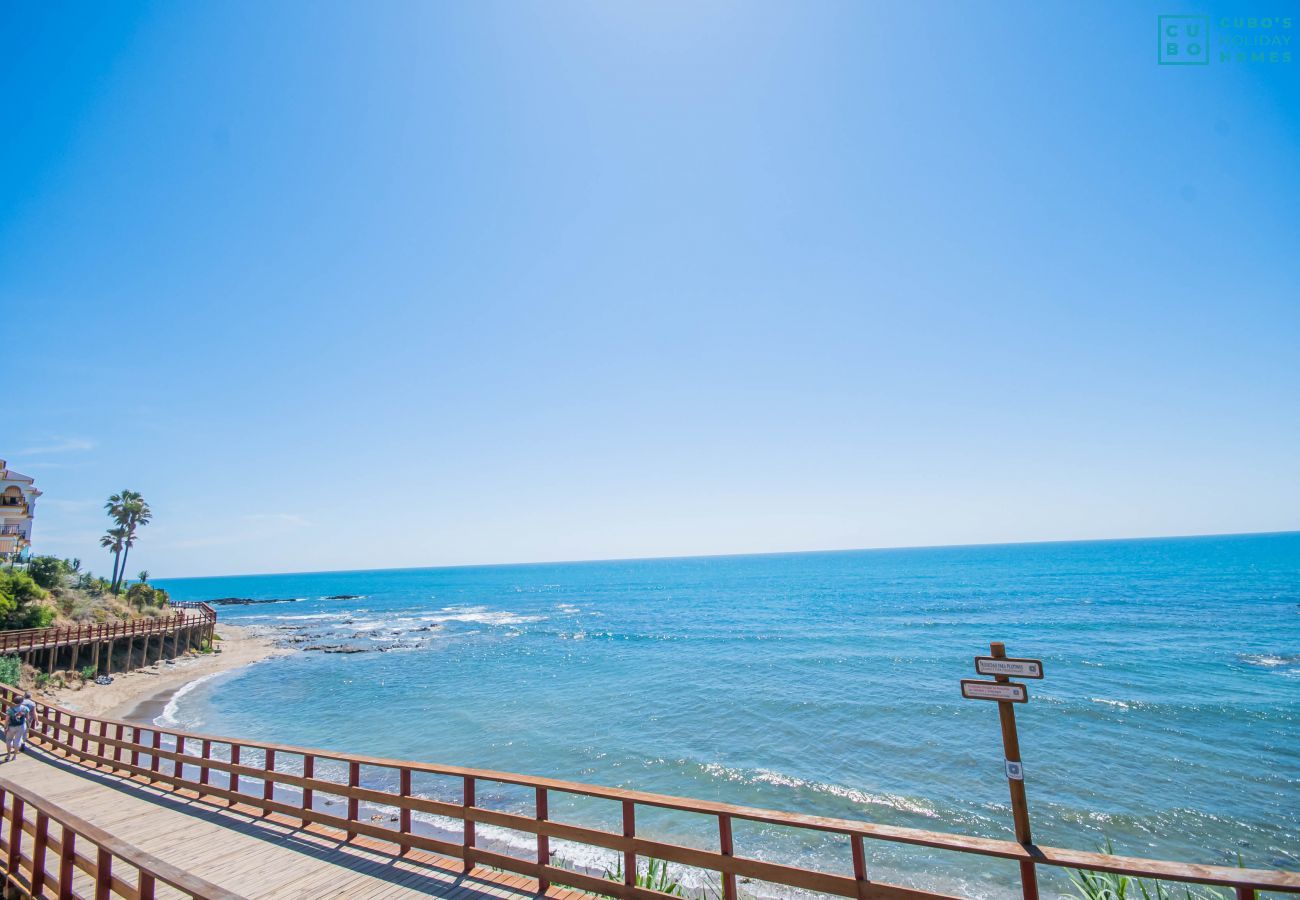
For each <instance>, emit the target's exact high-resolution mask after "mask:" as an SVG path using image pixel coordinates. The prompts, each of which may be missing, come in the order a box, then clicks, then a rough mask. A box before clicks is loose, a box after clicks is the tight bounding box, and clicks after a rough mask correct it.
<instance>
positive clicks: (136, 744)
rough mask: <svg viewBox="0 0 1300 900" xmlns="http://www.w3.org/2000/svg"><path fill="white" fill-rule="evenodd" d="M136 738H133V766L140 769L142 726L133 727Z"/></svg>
mask: <svg viewBox="0 0 1300 900" xmlns="http://www.w3.org/2000/svg"><path fill="white" fill-rule="evenodd" d="M131 728H132V730H133V732H134V736H133V737H132V738H131V744H132V747H131V765H132V766H135V767H136V768H139V766H140V726H139V725H133V726H131Z"/></svg>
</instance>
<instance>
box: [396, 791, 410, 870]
mask: <svg viewBox="0 0 1300 900" xmlns="http://www.w3.org/2000/svg"><path fill="white" fill-rule="evenodd" d="M397 790H398V793H399V794H400V795H401V796H402V797H409V796H411V770H410V769H402V770H401V772H400V773H399V774H398V787H397ZM397 830H398V832H400V833H401V834H402V835H408V834H410V833H411V808H410V807H409V806H407V805H406V804H405V803H403V804H402V807H401V811H400V812H398V814H397ZM401 848H402V849H401V855H402V856H405V855H406V854H407V853H408V852H409V851H410V849H411V846H410V844H407V843H406V842H405V841H402V842H401Z"/></svg>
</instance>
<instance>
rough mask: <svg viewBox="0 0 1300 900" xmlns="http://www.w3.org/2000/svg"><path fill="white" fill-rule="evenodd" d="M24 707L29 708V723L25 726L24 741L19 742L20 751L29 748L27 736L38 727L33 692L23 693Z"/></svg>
mask: <svg viewBox="0 0 1300 900" xmlns="http://www.w3.org/2000/svg"><path fill="white" fill-rule="evenodd" d="M22 705H23V706H25V707H27V723H26V724H25V725H23V737H22V740H20V741H19V742H18V749H19V750H20V751H21V750H24V749H25V748H26V747H27V735H28V733H30V732H31V730H32V728H33V727H34V726H35V725H36V701H35V700H33V699H32V692H31V691H25V692H24V693H23V700H22Z"/></svg>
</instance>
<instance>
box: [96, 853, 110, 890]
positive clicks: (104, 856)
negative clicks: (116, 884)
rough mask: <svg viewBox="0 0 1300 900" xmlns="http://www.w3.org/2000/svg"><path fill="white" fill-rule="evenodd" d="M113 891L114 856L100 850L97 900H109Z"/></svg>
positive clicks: (97, 866)
mask: <svg viewBox="0 0 1300 900" xmlns="http://www.w3.org/2000/svg"><path fill="white" fill-rule="evenodd" d="M112 891H113V854H111V853H109V852H108V851H107V850H105V849H104V848H103V847H100V848H99V853H98V855H97V861H96V863H95V900H109V897H111V896H112Z"/></svg>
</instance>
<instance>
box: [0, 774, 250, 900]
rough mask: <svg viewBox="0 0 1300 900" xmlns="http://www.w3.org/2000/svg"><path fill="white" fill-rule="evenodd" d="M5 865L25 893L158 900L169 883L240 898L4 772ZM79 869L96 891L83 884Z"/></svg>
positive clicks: (0, 853) (0, 784) (212, 897)
mask: <svg viewBox="0 0 1300 900" xmlns="http://www.w3.org/2000/svg"><path fill="white" fill-rule="evenodd" d="M0 867H2V868H3V872H4V882H5V886H6V887H8V888H10V889H13V890H15V891H17V893H18V894H19V895H21V896H30V897H58V898H60V900H64V898H73V897H84V896H93V897H95V898H96V900H101V898H108V897H112V896H118V897H126V898H131V900H153V898H154V895H155V891H156V889H157V886H158V885H159V884H163V885H166V886H168V887H171V888H174V889H175V890H177V891H179V892H180V893H181V894H183V895H185V896H187V897H200V898H204V900H239V895H238V894H233V893H231V892H230V891H228V890H225V889H224V888H222V887H219V886H217V885H215V884H212V883H211V882H209V881H204V880H203V879H202V878H198V877H196V876H194V875H191V874H189V873H188V872H185V871H183V870H181V869H179V868H177V867H176V866H174V865H172V864H171V863H168V862H164V861H163V860H161V859H158V858H156V857H154V856H151V855H149V854H148V853H145V852H144V851H142V850H138V849H136V848H135V847H132V846H131V845H130V844H128V843H126V842H125V841H123V840H120V839H119V838H116V837H114V836H113V835H111V834H109V833H107V832H106V831H104V830H103V829H101V828H98V827H97V826H95V825H92V824H91V823H89V822H87V821H85V820H84V819H81V818H79V817H77V816H75V815H73V814H72V813H70V812H68V811H67V810H65V809H63V808H62V807H60V806H56V805H55V804H53V803H51V802H49V801H48V800H46V799H45V798H43V797H39V796H37V795H36V794H34V793H33V792H31V791H29V790H27V789H26V788H25V787H23V786H22V785H20V784H16V783H15V782H13V781H10V780H9V779H7V778H0ZM78 872H81V873H84V875H85V878H83V879H81V880H82V882H83V884H84V886H85V887H88V888H90V890H91V892H85V891H83V890H78V885H77V880H78V879H77V874H78ZM6 896H10V894H9V893H8V892H6Z"/></svg>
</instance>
